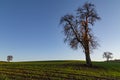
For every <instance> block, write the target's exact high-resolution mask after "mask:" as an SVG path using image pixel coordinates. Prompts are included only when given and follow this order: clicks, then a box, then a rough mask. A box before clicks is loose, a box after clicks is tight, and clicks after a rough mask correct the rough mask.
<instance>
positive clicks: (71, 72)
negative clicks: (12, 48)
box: [0, 60, 120, 80]
mask: <svg viewBox="0 0 120 80" xmlns="http://www.w3.org/2000/svg"><path fill="white" fill-rule="evenodd" d="M93 65H94V66H93V67H91V68H90V67H87V66H86V65H85V62H84V61H72V60H71V61H64V60H63V61H28V62H11V63H4V62H2V63H0V74H1V77H2V78H4V76H5V78H6V77H7V78H9V79H10V80H120V63H117V62H109V63H107V62H93Z"/></svg>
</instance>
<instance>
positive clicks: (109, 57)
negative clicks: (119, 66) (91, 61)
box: [103, 52, 113, 62]
mask: <svg viewBox="0 0 120 80" xmlns="http://www.w3.org/2000/svg"><path fill="white" fill-rule="evenodd" d="M103 58H106V61H107V62H108V61H109V59H112V58H113V53H111V52H104V53H103Z"/></svg>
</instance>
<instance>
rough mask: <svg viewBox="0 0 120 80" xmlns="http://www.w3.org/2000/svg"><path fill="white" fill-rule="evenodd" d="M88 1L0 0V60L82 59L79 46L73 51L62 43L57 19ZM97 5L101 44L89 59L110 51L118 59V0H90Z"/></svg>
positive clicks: (97, 30) (100, 57) (96, 31)
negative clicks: (9, 56)
mask: <svg viewBox="0 0 120 80" xmlns="http://www.w3.org/2000/svg"><path fill="white" fill-rule="evenodd" d="M86 1H88V0H1V1H0V60H6V57H7V55H13V57H14V61H28V60H30V61H31V60H60V59H61V60H64V59H66V60H84V53H83V52H82V50H81V49H79V50H76V51H75V50H72V49H71V48H70V47H69V46H68V45H67V44H65V43H64V42H63V40H64V34H63V33H62V26H61V25H59V21H60V18H61V17H62V16H64V15H65V14H67V13H74V12H75V10H76V9H77V8H78V7H79V6H82V5H83V4H84V3H85V2H86ZM89 2H92V3H94V4H95V5H96V9H97V12H98V14H99V15H100V17H101V18H102V19H101V20H100V21H98V22H96V24H95V25H94V26H93V32H94V33H95V36H97V38H98V42H99V44H100V47H98V49H96V50H94V52H93V53H92V54H91V59H92V60H97V61H100V60H104V59H103V58H102V54H103V52H105V51H110V52H112V53H113V54H114V55H113V56H114V58H113V59H118V58H120V45H119V44H120V37H119V34H120V22H119V21H120V9H119V7H120V5H119V3H120V1H119V0H115V1H114V0H89Z"/></svg>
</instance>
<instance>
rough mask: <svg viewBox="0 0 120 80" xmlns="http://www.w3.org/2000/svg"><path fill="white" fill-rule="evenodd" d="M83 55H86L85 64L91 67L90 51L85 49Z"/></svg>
mask: <svg viewBox="0 0 120 80" xmlns="http://www.w3.org/2000/svg"><path fill="white" fill-rule="evenodd" d="M85 57H86V64H87V66H89V67H91V66H92V62H91V59H90V52H89V50H85Z"/></svg>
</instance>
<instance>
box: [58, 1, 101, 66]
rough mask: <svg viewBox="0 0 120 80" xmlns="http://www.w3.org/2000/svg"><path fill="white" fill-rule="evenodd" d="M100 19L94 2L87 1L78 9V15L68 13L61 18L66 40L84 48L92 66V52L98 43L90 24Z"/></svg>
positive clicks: (76, 47) (70, 43) (87, 60)
mask: <svg viewBox="0 0 120 80" xmlns="http://www.w3.org/2000/svg"><path fill="white" fill-rule="evenodd" d="M99 19H100V17H99V16H98V14H97V12H96V10H95V6H94V4H92V3H88V2H86V3H85V4H84V5H83V6H82V7H79V8H78V9H77V11H76V15H71V14H67V15H65V16H63V17H62V18H61V20H60V24H63V29H64V34H65V42H68V43H69V45H70V46H71V48H73V49H78V47H80V48H82V49H83V52H84V53H85V56H86V64H87V65H88V66H92V62H91V58H90V52H91V51H92V50H93V49H95V48H96V47H97V45H98V43H97V41H96V40H95V37H94V35H93V34H92V31H91V28H90V26H93V25H94V23H95V22H96V21H97V20H99Z"/></svg>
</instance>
